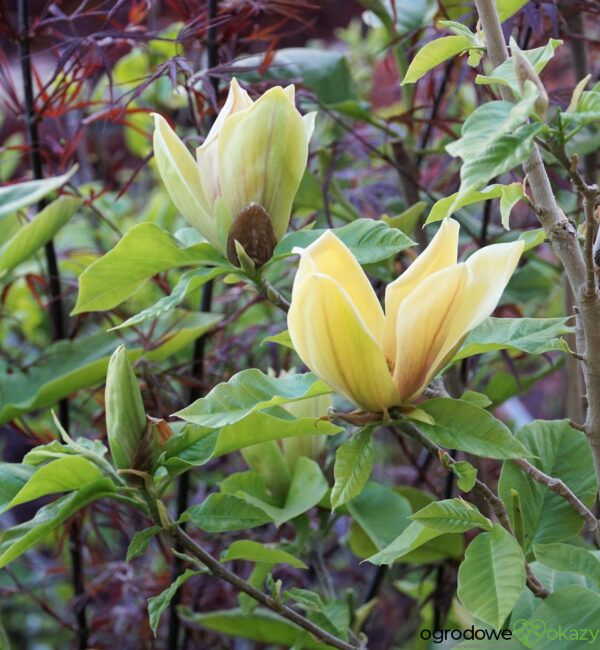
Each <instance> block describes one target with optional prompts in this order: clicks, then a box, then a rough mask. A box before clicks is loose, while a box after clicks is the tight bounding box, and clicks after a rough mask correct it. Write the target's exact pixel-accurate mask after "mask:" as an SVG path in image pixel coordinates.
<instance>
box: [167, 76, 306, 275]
mask: <svg viewBox="0 0 600 650" xmlns="http://www.w3.org/2000/svg"><path fill="white" fill-rule="evenodd" d="M314 118H315V113H309V114H308V115H305V116H304V117H303V116H301V115H300V113H299V112H298V110H297V109H296V106H295V104H294V86H293V85H292V86H288V87H287V88H282V87H281V86H277V87H275V88H271V89H270V90H268V91H267V92H266V93H264V94H263V95H262V96H261V97H260V98H259V99H258V100H257V101H256V102H253V101H252V99H250V96H249V95H248V93H247V92H246V91H245V90H244V89H243V88H241V87H240V86H239V84H238V82H237V81H236V80H235V79H232V81H231V84H230V87H229V95H228V97H227V101H226V102H225V105H224V106H223V108H222V109H221V112H220V113H219V115H218V117H217V119H216V120H215V123H214V124H213V126H212V128H211V130H210V132H209V134H208V136H207V137H206V140H205V141H204V143H203V144H202V146H200V147H198V149H197V150H196V160H194V158H193V157H192V155H191V154H190V152H189V151H188V149H187V148H186V146H185V145H184V144H183V142H182V141H181V140H180V139H179V138H178V137H177V135H176V134H175V132H174V131H173V129H171V127H170V126H169V125H168V124H167V122H166V120H165V119H164V118H163V117H161V116H160V115H158V114H156V113H155V114H154V120H155V128H154V157H155V158H156V163H157V166H158V170H159V172H160V175H161V177H162V180H163V182H164V184H165V186H166V188H167V191H168V192H169V196H170V197H171V200H172V201H173V203H174V204H175V206H176V207H177V209H178V210H179V211H180V212H181V214H182V215H183V216H184V217H185V219H186V220H187V221H188V222H189V223H190V224H191V225H192V226H193V227H195V228H196V229H197V230H198V231H200V233H201V234H202V235H203V236H204V237H205V238H206V239H207V240H208V241H209V242H210V243H211V244H212V245H213V246H214V247H215V248H216V249H217V250H219V251H220V252H221V253H223V254H227V249H228V235H229V232H230V230H231V229H232V226H235V221H236V219H238V217H240V215H242V221H243V223H241V224H240V225H238V228H237V231H241V230H243V231H252V222H253V221H258V222H259V223H258V225H257V229H258V231H259V232H260V233H262V240H265V239H268V238H270V239H272V240H273V242H272V246H271V251H270V252H271V253H272V247H273V246H274V244H275V243H276V242H277V241H279V239H281V237H282V236H283V235H284V233H285V231H286V230H287V227H288V223H289V220H290V213H291V209H292V201H293V200H294V196H295V194H296V192H297V190H298V186H299V185H300V180H301V179H302V175H303V174H304V170H305V168H306V162H307V158H308V143H309V141H310V138H311V135H312V132H313V128H314ZM248 209H250V211H248ZM263 222H264V223H263ZM265 228H266V229H268V232H266V233H265ZM238 234H239V237H238V236H237V235H236V238H237V239H240V240H241V241H240V243H242V245H245V247H246V246H247V247H249V248H252V239H257V236H256V234H253V233H251V232H250V234H248V233H247V232H246V236H245V238H244V233H240V232H238ZM244 239H246V240H247V241H244ZM258 239H261V237H258ZM261 243H262V244H263V245H264V241H263V242H260V241H259V242H258V246H259V247H260V245H261ZM232 246H233V242H231V241H230V242H229V249H230V250H232ZM233 250H235V248H234V247H233ZM250 254H251V256H252V251H250ZM257 254H258V253H257ZM264 256H265V255H263V257H264ZM230 257H231V256H230ZM259 257H260V254H259ZM268 257H270V253H269V255H268ZM268 257H267V259H268ZM264 261H266V259H265V260H260V263H263V262H264Z"/></svg>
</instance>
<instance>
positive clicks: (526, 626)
mask: <svg viewBox="0 0 600 650" xmlns="http://www.w3.org/2000/svg"><path fill="white" fill-rule="evenodd" d="M513 632H514V633H515V636H516V637H517V638H518V639H519V640H520V641H521V643H523V644H524V645H526V646H527V647H528V648H533V646H534V645H535V644H536V643H537V642H538V641H540V640H541V639H543V638H544V635H545V634H546V624H545V623H544V621H541V620H540V619H539V618H536V619H535V620H533V621H526V620H525V619H524V618H520V619H518V620H517V621H515V624H514V625H513Z"/></svg>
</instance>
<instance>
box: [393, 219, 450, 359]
mask: <svg viewBox="0 0 600 650" xmlns="http://www.w3.org/2000/svg"><path fill="white" fill-rule="evenodd" d="M458 230H459V225H458V222H457V221H454V219H444V221H442V225H441V226H440V228H439V229H438V231H437V233H436V234H435V236H434V238H433V239H432V240H431V242H430V243H429V245H428V246H427V248H426V249H425V250H424V251H423V252H422V253H421V254H420V255H419V257H417V259H416V260H415V261H414V262H413V263H412V264H411V265H410V266H409V267H408V269H407V270H406V271H404V273H403V274H402V275H401V276H400V277H399V278H398V279H397V280H394V282H392V283H391V284H389V285H388V286H387V289H386V291H385V319H386V321H385V332H384V339H383V348H384V350H385V354H386V356H387V358H388V359H390V360H392V361H393V360H394V359H395V358H396V329H397V328H396V323H397V319H398V313H399V310H400V305H401V303H402V301H403V300H404V299H405V298H406V296H407V295H408V294H409V293H410V292H411V291H412V290H413V289H414V288H415V287H416V286H417V285H418V284H419V283H420V282H422V281H423V280H425V278H427V277H428V276H429V275H431V274H432V273H435V272H436V271H439V270H440V269H443V268H446V267H448V266H451V265H453V264H456V259H457V255H458Z"/></svg>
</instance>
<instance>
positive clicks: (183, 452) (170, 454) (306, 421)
mask: <svg viewBox="0 0 600 650" xmlns="http://www.w3.org/2000/svg"><path fill="white" fill-rule="evenodd" d="M278 416H280V417H278ZM278 416H275V415H270V414H268V413H265V412H263V411H259V412H254V413H250V414H249V415H247V416H246V417H245V418H243V419H242V420H240V421H238V422H235V423H233V424H229V425H227V426H224V427H222V428H221V429H218V430H216V431H215V430H213V429H208V428H206V427H200V426H197V425H186V426H185V427H184V428H183V431H182V432H181V433H179V434H177V435H175V436H174V437H173V438H171V439H170V440H169V441H168V442H167V444H166V445H165V448H164V452H165V458H164V460H163V461H162V462H163V464H164V465H165V466H166V467H167V468H168V469H169V471H171V472H178V471H181V470H182V469H185V468H189V467H196V466H198V465H204V463H207V462H208V461H209V460H211V459H212V458H216V457H218V456H223V455H224V454H228V453H230V452H232V451H238V450H239V449H244V448H245V447H250V446H251V445H255V444H258V443H260V442H268V441H270V440H281V439H284V438H291V437H294V436H304V435H308V434H315V435H321V434H324V435H334V434H336V433H340V431H343V429H342V428H341V427H339V426H337V425H335V424H333V423H332V422H327V421H326V420H321V419H319V418H297V419H296V418H293V417H292V416H291V415H290V414H289V413H287V412H284V411H283V409H281V411H279V412H278Z"/></svg>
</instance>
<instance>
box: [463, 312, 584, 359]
mask: <svg viewBox="0 0 600 650" xmlns="http://www.w3.org/2000/svg"><path fill="white" fill-rule="evenodd" d="M569 320H570V319H569V318H493V317H490V318H486V320H484V321H483V323H481V325H478V326H477V327H476V328H475V329H474V330H472V331H471V332H469V334H468V336H467V338H466V340H465V342H464V343H463V346H462V347H461V348H460V350H459V351H458V352H457V354H456V356H455V357H454V359H453V361H458V360H460V359H465V358H466V357H470V356H473V355H474V354H483V353H484V352H490V351H492V350H511V351H513V352H527V353H528V354H544V353H546V352H550V351H553V350H564V349H565V345H564V342H563V341H562V339H561V338H560V337H561V336H564V335H566V334H571V333H573V332H574V331H575V327H573V326H571V325H567V322H568V321H569Z"/></svg>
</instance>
